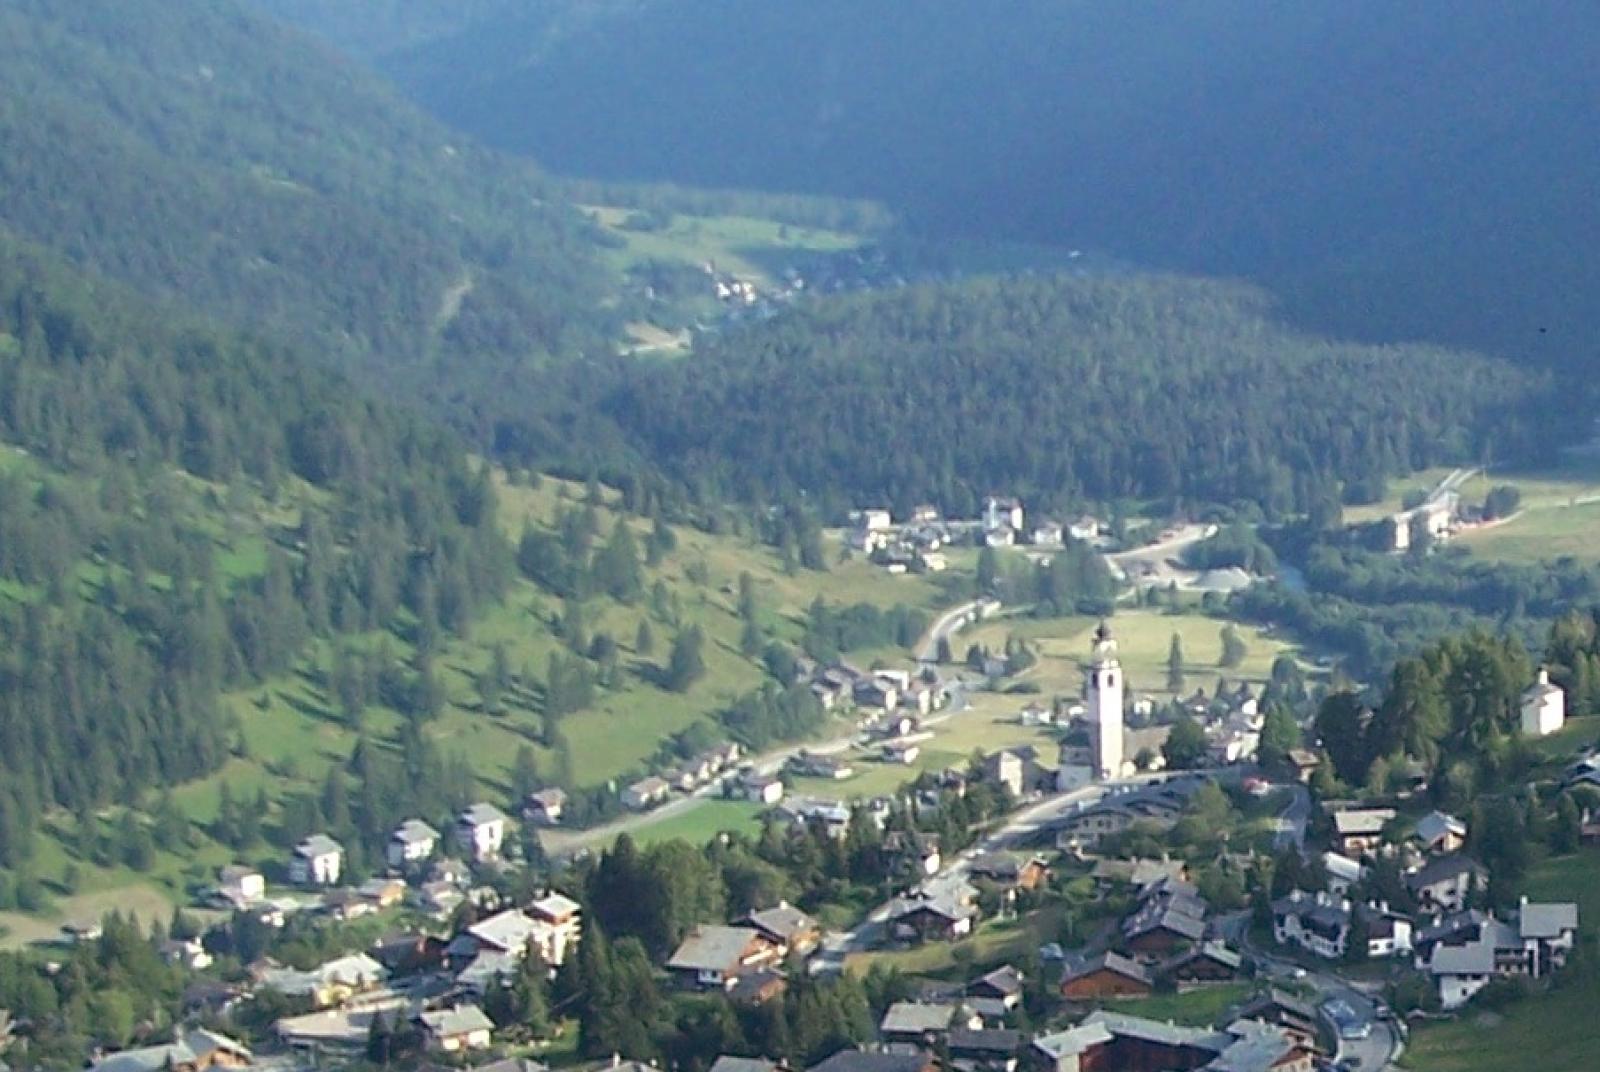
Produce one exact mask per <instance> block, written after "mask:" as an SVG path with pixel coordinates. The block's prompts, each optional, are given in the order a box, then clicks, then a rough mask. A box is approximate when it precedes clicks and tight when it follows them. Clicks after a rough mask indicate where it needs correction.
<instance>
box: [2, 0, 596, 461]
mask: <svg viewBox="0 0 1600 1072" xmlns="http://www.w3.org/2000/svg"><path fill="white" fill-rule="evenodd" d="M0 97H3V99H5V100H7V101H9V102H11V104H10V105H9V106H7V107H4V108H0V140H3V141H4V143H5V145H6V146H7V152H6V153H5V154H3V158H0V189H3V190H4V191H5V196H4V197H3V198H0V225H3V226H5V227H8V228H10V229H11V230H13V231H14V232H15V233H17V234H18V235H20V236H21V237H23V238H25V239H28V240H30V241H33V242H37V243H39V244H41V245H44V246H47V247H50V248H52V249H54V250H56V251H58V252H60V253H62V254H63V255H65V256H66V257H68V258H69V259H70V260H71V261H73V262H74V263H76V264H77V265H79V266H80V267H83V268H86V269H89V270H91V271H93V272H96V273H98V274H101V275H103V276H106V277H109V278H113V279H117V280H120V281H122V282H125V283H128V284H130V285H131V286H133V287H136V288H137V289H139V290H141V291H142V292H144V293H145V294H147V295H150V296H154V297H156V298H159V299H162V300H166V301H171V302H174V303H178V302H181V303H183V304H186V305H189V306H191V307H193V308H196V309H198V310H200V311H203V312H205V313H207V314H212V315H216V316H220V317H222V318H224V319H226V320H228V321H231V322H234V323H237V324H241V325H246V326H248V327H250V328H252V329H259V330H266V331H269V332H271V333H272V334H274V335H277V336H280V337H285V338H289V339H292V340H294V341H295V342H297V343H299V344H301V345H304V346H306V347H307V348H309V349H313V350H316V351H320V352H322V353H325V354H327V355H329V356H330V357H332V358H334V359H336V360H338V361H339V362H340V363H341V365H342V366H343V367H344V368H345V369H346V370H349V371H352V372H354V373H358V374H360V375H362V376H363V377H370V378H371V382H373V383H374V384H378V385H382V386H384V387H388V388H391V389H393V390H394V391H395V392H396V393H397V394H404V395H405V396H407V397H408V398H409V399H424V400H426V401H428V402H429V403H430V404H432V405H433V406H434V407H435V408H436V409H438V410H441V411H444V412H446V413H448V414H449V415H450V416H451V417H452V418H454V419H455V420H456V421H457V422H458V423H459V425H460V426H461V427H462V428H464V429H466V430H467V431H469V432H470V433H472V434H473V435H474V436H476V437H479V438H482V439H483V440H484V441H487V440H488V439H489V437H490V436H491V434H492V422H493V421H494V420H495V419H496V418H499V417H505V416H506V415H507V407H506V406H505V405H503V404H502V403H501V401H500V400H501V399H502V398H503V391H504V389H505V386H506V384H507V383H508V382H515V380H516V377H518V376H522V375H524V374H525V373H526V372H527V370H528V369H530V368H533V367H536V366H537V365H539V364H541V363H543V362H544V361H547V360H548V359H549V358H550V357H551V356H572V355H576V354H579V353H582V352H583V351H584V350H585V349H586V348H589V347H603V346H607V345H610V339H611V338H612V336H613V335H614V334H615V331H616V328H615V325H613V324H611V323H610V322H609V319H608V317H609V315H610V314H603V313H601V312H600V311H599V308H598V307H599V303H600V302H601V301H602V300H604V299H606V298H607V297H608V295H610V294H611V292H612V290H613V289H614V285H613V282H612V276H611V274H610V273H609V272H608V271H607V270H606V269H605V267H604V266H603V265H601V264H600V263H599V261H598V259H597V255H598V251H599V241H600V236H599V233H598V232H597V231H596V229H595V228H594V227H593V226H592V225H591V224H590V223H589V222H588V221H587V220H586V219H584V217H583V216H582V214H581V213H579V212H578V211H576V210H575V209H573V208H570V207H568V206H566V205H564V204H563V203H561V202H560V201H559V199H558V198H559V195H558V194H556V193H554V192H553V191H552V189H551V187H550V185H549V183H548V182H547V181H546V180H545V179H544V178H543V177H542V176H541V175H540V174H539V173H538V172H537V171H536V170H534V168H533V167H532V166H531V165H527V164H524V163H519V162H508V161H507V160H505V159H503V158H501V157H499V156H496V155H495V154H493V153H490V152H486V151H484V150H482V149H480V148H478V147H476V146H475V145H474V144H473V143H472V141H471V140H470V139H468V138H463V137H462V136H461V135H459V134H457V133H453V132H451V131H449V130H447V129H446V128H445V127H443V126H441V125H440V124H438V123H437V122H435V121H433V120H431V119H429V118H427V117H426V116H424V115H423V114H422V113H421V112H419V111H418V110H417V109H416V108H415V107H413V106H412V105H410V104H408V103H407V102H405V101H404V100H402V99H400V98H399V97H398V96H397V95H396V94H395V93H394V92H392V91H391V90H390V89H389V88H388V87H387V86H385V85H384V84H383V83H382V82H381V80H379V79H377V78H375V77H373V76H372V75H370V74H368V73H366V72H365V71H364V70H362V69H361V68H359V67H357V66H355V65H354V64H352V63H351V62H349V61H347V60H344V59H342V58H340V57H339V56H337V55H336V54H335V53H334V52H332V51H331V50H329V49H327V48H324V47H321V46H319V45H317V44H316V43H314V42H313V41H311V40H310V39H309V38H306V37H303V36H302V35H300V34H299V33H297V32H295V31H291V30H288V29H284V28H281V27H280V26H278V25H277V24H275V23H273V22H271V21H270V20H268V19H265V18H262V17H260V16H257V15H255V14H252V13H249V12H247V11H245V10H244V9H243V8H242V7H240V6H238V5H236V4H234V3H232V2H231V0H223V2H212V0H206V2H200V0H161V2H159V3H158V2H153V0H133V2H125V0H117V2H111V0H90V2H86V3H74V4H58V3H50V2H47V0H6V2H5V3H0ZM24 102H25V103H24ZM468 359H470V360H468Z"/></svg>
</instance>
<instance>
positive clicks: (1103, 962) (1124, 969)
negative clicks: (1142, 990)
mask: <svg viewBox="0 0 1600 1072" xmlns="http://www.w3.org/2000/svg"><path fill="white" fill-rule="evenodd" d="M1099 971H1109V972H1113V973H1115V974H1117V975H1121V976H1125V977H1126V978H1129V979H1134V980H1137V981H1138V982H1141V983H1143V984H1145V985H1146V986H1149V985H1151V982H1152V980H1151V978H1150V971H1149V969H1147V968H1146V967H1145V966H1144V965H1143V964H1140V963H1139V962H1138V961H1137V960H1133V959H1132V958H1130V957H1125V956H1123V955H1122V954H1121V953H1115V952H1112V951H1111V950H1109V949H1108V950H1106V951H1105V952H1104V953H1101V954H1099V955H1098V956H1095V957H1091V958H1090V959H1088V960H1086V961H1084V962H1083V965H1082V966H1081V967H1079V968H1078V970H1077V971H1072V972H1068V973H1067V974H1066V975H1065V976H1064V977H1063V978H1062V980H1061V981H1062V983H1063V984H1065V983H1070V982H1072V980H1074V979H1082V978H1084V977H1085V976H1089V975H1093V974H1095V973H1096V972H1099Z"/></svg>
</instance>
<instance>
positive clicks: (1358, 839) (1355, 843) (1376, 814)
mask: <svg viewBox="0 0 1600 1072" xmlns="http://www.w3.org/2000/svg"><path fill="white" fill-rule="evenodd" d="M1394 817H1395V810H1394V809H1393V808H1341V809H1339V810H1337V811H1335V812H1334V813H1333V844H1334V848H1335V850H1336V851H1337V852H1339V853H1340V854H1341V855H1344V856H1348V857H1350V858H1351V859H1352V860H1359V859H1361V858H1362V857H1363V856H1369V855H1372V854H1374V853H1376V852H1377V851H1378V848H1379V846H1381V845H1382V844H1383V830H1384V827H1386V826H1388V825H1389V824H1390V823H1391V822H1393V821H1394Z"/></svg>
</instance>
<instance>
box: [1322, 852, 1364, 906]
mask: <svg viewBox="0 0 1600 1072" xmlns="http://www.w3.org/2000/svg"><path fill="white" fill-rule="evenodd" d="M1322 871H1323V874H1325V875H1327V877H1328V881H1327V886H1326V888H1327V891H1328V893H1329V895H1331V896H1333V897H1343V896H1345V895H1346V894H1348V893H1349V892H1350V887H1352V886H1354V885H1356V884H1357V883H1359V882H1360V881H1361V880H1362V879H1363V878H1365V877H1366V874H1367V869H1366V868H1365V867H1363V866H1361V863H1360V862H1359V861H1357V860H1352V859H1350V857H1348V856H1340V855H1339V854H1338V853H1336V852H1325V853H1323V854H1322Z"/></svg>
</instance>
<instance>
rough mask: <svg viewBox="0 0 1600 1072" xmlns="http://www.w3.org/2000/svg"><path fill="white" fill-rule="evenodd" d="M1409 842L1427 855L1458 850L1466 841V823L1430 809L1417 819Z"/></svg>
mask: <svg viewBox="0 0 1600 1072" xmlns="http://www.w3.org/2000/svg"><path fill="white" fill-rule="evenodd" d="M1411 843H1412V844H1413V845H1415V846H1416V847H1417V848H1418V849H1420V850H1421V851H1423V852H1425V853H1427V854H1428V855H1429V856H1446V855H1449V854H1450V853H1453V852H1459V851H1460V850H1461V848H1462V846H1464V845H1465V844H1466V843H1467V824H1466V823H1464V822H1462V821H1461V820H1460V819H1457V818H1456V817H1455V816H1454V815H1449V814H1446V813H1445V812H1442V811H1431V812H1429V813H1428V814H1427V815H1424V816H1423V817H1422V818H1420V819H1418V820H1417V826H1416V829H1415V830H1414V831H1413V832H1412V834H1411Z"/></svg>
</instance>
